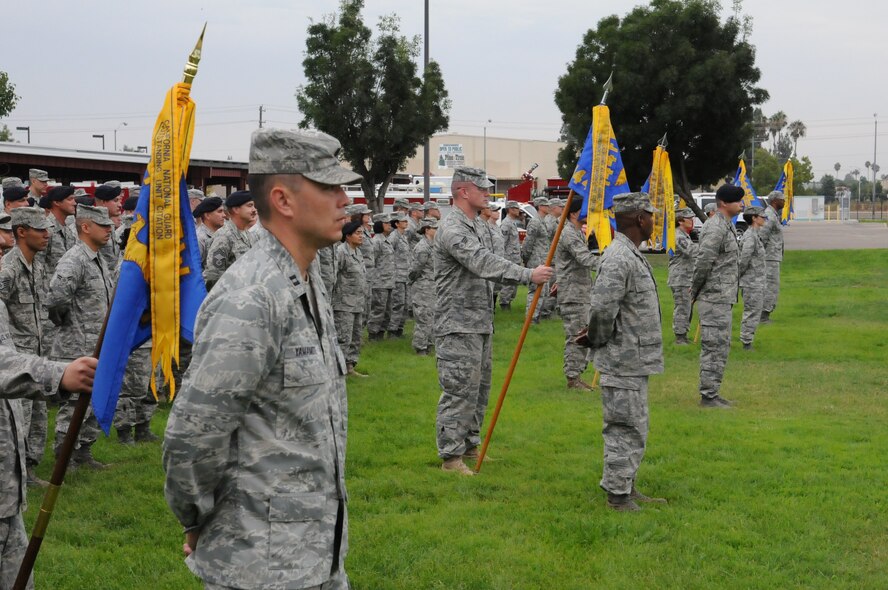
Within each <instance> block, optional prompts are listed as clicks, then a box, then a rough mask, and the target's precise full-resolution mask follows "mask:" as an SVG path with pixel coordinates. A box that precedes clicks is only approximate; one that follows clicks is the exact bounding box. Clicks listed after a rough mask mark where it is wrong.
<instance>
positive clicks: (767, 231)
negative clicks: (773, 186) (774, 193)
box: [759, 205, 783, 262]
mask: <svg viewBox="0 0 888 590" xmlns="http://www.w3.org/2000/svg"><path fill="white" fill-rule="evenodd" d="M759 232H760V233H759V236H760V237H761V238H762V244H764V246H765V260H768V261H770V262H782V261H783V225H782V224H781V223H780V213H778V212H777V211H775V210H774V207H771V206H770V205H768V206H767V207H765V225H763V226H762V227H761V229H760V230H759Z"/></svg>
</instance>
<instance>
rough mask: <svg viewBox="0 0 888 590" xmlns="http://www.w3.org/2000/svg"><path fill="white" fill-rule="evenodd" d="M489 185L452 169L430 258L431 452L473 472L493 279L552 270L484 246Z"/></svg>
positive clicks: (533, 278) (541, 276)
mask: <svg viewBox="0 0 888 590" xmlns="http://www.w3.org/2000/svg"><path fill="white" fill-rule="evenodd" d="M491 186H493V184H492V183H491V182H490V181H489V180H488V178H487V174H486V173H485V172H484V171H483V170H479V169H478V168H457V169H456V170H455V171H454V173H453V181H452V184H451V193H452V194H453V208H452V209H451V211H450V212H449V213H448V214H447V217H445V218H444V220H443V221H441V223H440V224H439V225H438V227H439V229H438V233H437V235H436V236H435V246H434V249H433V254H432V257H433V258H432V259H433V264H434V268H435V287H436V289H435V291H436V295H437V306H438V307H437V310H436V313H435V355H436V357H437V361H438V383H439V384H440V386H441V389H442V393H441V398H440V400H439V401H438V413H437V419H436V422H435V427H436V432H437V442H438V456H439V457H441V459H442V460H443V461H444V463H443V465H442V469H444V471H454V472H457V473H461V474H463V475H474V472H473V471H472V470H471V469H469V468H468V467H467V466H466V464H465V463H464V462H463V458H464V457H465V458H468V459H473V458H477V457H478V445H479V444H481V437H480V433H481V424H482V423H483V422H484V413H485V411H486V410H487V398H488V396H489V395H490V372H491V366H492V361H491V344H492V336H493V285H492V284H491V282H490V281H498V282H501V283H505V284H509V283H519V282H521V283H525V284H528V285H529V284H531V283H538V284H543V283H545V282H546V281H548V280H549V278H551V276H552V268H551V267H548V266H542V265H540V266H537V267H536V268H534V269H530V268H524V267H522V266H519V265H517V264H513V263H511V262H509V261H508V260H506V259H505V258H500V257H499V256H497V255H496V254H494V253H493V252H491V251H490V250H489V249H488V248H487V247H485V246H484V240H483V238H482V235H483V233H482V232H484V231H485V230H484V227H483V226H482V225H481V221H480V220H479V219H478V212H479V211H481V209H483V208H484V207H485V206H486V205H487V198H488V193H489V188H490V187H491Z"/></svg>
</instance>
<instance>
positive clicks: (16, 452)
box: [0, 301, 98, 590]
mask: <svg viewBox="0 0 888 590" xmlns="http://www.w3.org/2000/svg"><path fill="white" fill-rule="evenodd" d="M8 326H9V318H8V316H7V313H6V306H5V305H4V304H3V302H2V301H0V473H2V474H3V477H2V478H0V588H12V586H13V582H15V578H16V576H17V575H18V570H19V566H20V565H21V562H22V558H23V557H24V555H25V549H26V548H27V546H28V537H27V534H26V533H25V524H24V521H23V520H22V512H24V511H25V510H27V508H28V495H27V489H26V488H25V481H24V478H23V477H22V474H24V473H25V469H26V467H25V465H26V458H25V439H24V432H25V430H26V429H25V427H24V423H23V420H22V415H21V405H20V401H19V400H18V399H15V398H26V399H32V400H34V401H37V400H41V401H42V402H43V403H44V404H45V403H46V402H45V399H46V398H48V397H54V396H55V395H56V394H57V393H58V392H60V391H62V390H67V391H86V392H89V391H92V383H93V377H95V374H96V364H97V363H98V361H97V360H96V359H94V358H79V359H77V360H76V361H74V362H72V363H70V364H68V365H65V364H64V363H54V362H52V361H48V360H46V359H44V358H40V357H37V356H34V355H31V354H27V353H23V352H17V351H16V349H15V344H14V342H13V339H12V337H11V336H10V334H9V330H8V329H7V327H8ZM25 587H26V588H28V590H31V589H33V587H34V583H33V580H28V583H27V585H26V586H25Z"/></svg>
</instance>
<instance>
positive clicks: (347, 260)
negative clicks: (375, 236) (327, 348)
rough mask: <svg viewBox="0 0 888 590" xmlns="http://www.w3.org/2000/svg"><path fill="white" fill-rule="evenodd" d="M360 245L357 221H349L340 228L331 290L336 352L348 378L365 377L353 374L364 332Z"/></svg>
mask: <svg viewBox="0 0 888 590" xmlns="http://www.w3.org/2000/svg"><path fill="white" fill-rule="evenodd" d="M363 241H364V232H363V227H362V225H361V222H360V221H349V222H348V223H346V224H345V227H343V228H342V243H340V244H339V245H338V246H337V249H338V251H337V252H336V285H334V287H333V302H332V303H333V318H334V319H335V320H336V334H337V337H338V340H339V348H341V349H342V354H344V355H345V363H346V368H347V369H348V374H349V375H354V376H356V377H366V376H367V375H366V374H365V373H360V372H358V371H356V370H355V365H357V364H358V359H359V358H360V354H361V334H362V332H363V329H364V320H363V319H362V316H363V315H364V293H365V292H366V290H367V277H366V270H365V268H364V257H363V255H362V254H361V243H362V242H363Z"/></svg>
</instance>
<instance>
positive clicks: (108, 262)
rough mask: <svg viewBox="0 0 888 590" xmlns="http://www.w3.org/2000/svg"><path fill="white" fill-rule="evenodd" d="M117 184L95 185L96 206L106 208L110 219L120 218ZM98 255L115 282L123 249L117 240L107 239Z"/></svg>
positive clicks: (118, 188) (119, 190)
mask: <svg viewBox="0 0 888 590" xmlns="http://www.w3.org/2000/svg"><path fill="white" fill-rule="evenodd" d="M121 190H122V189H121V188H120V186H119V185H117V186H115V185H114V184H109V183H105V184H102V185H99V186H97V187H96V193H95V198H96V207H104V208H105V209H107V210H108V217H110V218H111V221H112V222H113V221H115V220H118V221H119V220H120V192H121ZM99 255H100V256H101V257H102V260H104V261H105V267H106V268H107V269H108V271H109V272H110V273H111V283H112V284H114V283H116V282H117V276H118V274H119V273H120V263H121V262H122V261H123V251H121V249H120V244H119V243H118V241H117V240H114V239H111V240H108V243H106V244H105V245H104V246H102V248H101V249H100V250H99Z"/></svg>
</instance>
